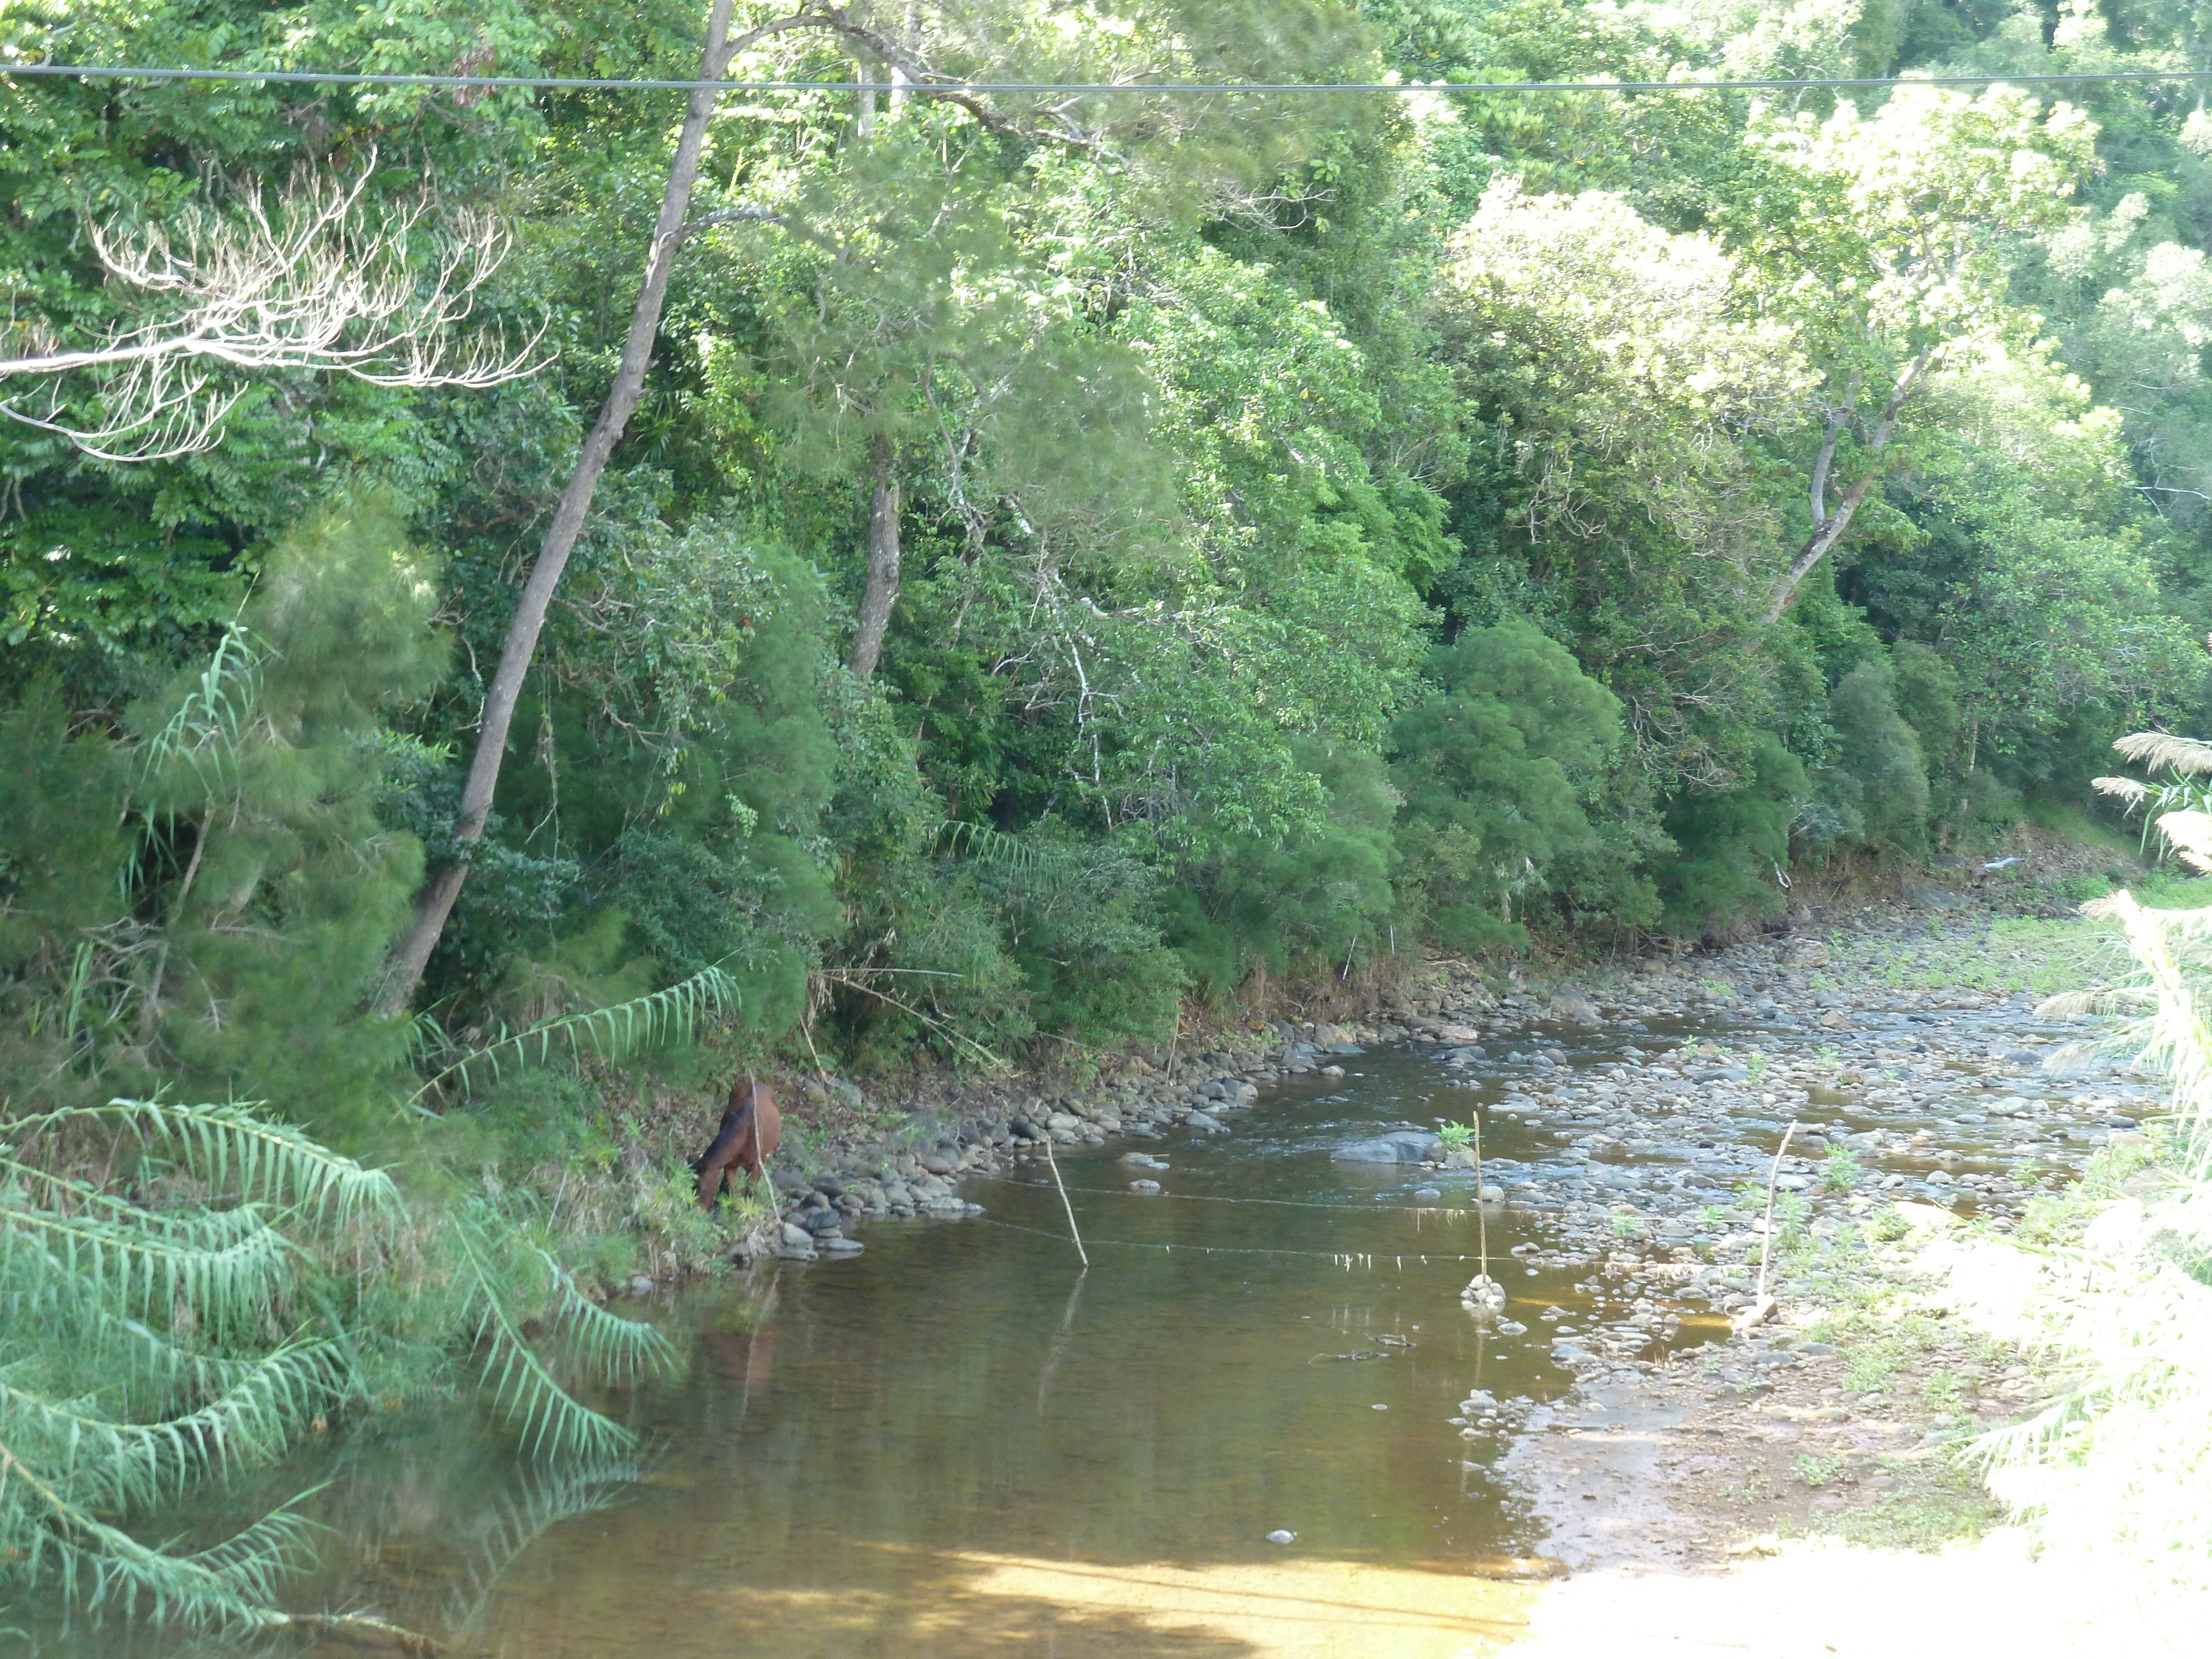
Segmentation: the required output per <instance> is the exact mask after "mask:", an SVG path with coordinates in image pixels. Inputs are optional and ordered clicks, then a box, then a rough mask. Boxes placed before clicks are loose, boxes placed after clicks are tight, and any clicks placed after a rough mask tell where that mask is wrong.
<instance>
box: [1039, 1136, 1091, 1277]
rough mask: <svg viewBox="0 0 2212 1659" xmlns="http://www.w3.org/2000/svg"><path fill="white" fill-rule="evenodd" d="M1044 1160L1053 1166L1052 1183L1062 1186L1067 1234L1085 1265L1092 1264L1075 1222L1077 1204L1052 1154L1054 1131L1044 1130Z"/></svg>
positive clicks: (1062, 1202)
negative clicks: (1070, 1196) (1073, 1200)
mask: <svg viewBox="0 0 2212 1659" xmlns="http://www.w3.org/2000/svg"><path fill="white" fill-rule="evenodd" d="M1044 1161H1045V1162H1046V1163H1047V1164H1049V1165H1050V1166H1051V1168H1052V1184H1053V1185H1054V1186H1055V1187H1057V1188H1060V1207H1061V1208H1063V1209H1065V1210H1066V1212H1067V1236H1068V1237H1070V1238H1073V1240H1074V1241H1075V1253H1076V1255H1079V1256H1081V1257H1082V1258H1083V1265H1084V1266H1085V1267H1089V1266H1090V1265H1091V1252H1090V1251H1088V1250H1086V1249H1084V1248H1083V1230H1082V1229H1081V1228H1079V1227H1078V1226H1077V1225H1075V1206H1074V1205H1073V1203H1072V1202H1071V1201H1070V1200H1069V1199H1068V1196H1067V1186H1066V1182H1063V1181H1061V1180H1060V1160H1059V1159H1058V1158H1054V1156H1053V1155H1052V1131H1051V1130H1050V1129H1049V1128H1047V1129H1046V1130H1045V1132H1044Z"/></svg>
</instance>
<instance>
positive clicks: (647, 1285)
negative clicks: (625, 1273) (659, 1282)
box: [629, 1273, 653, 1296]
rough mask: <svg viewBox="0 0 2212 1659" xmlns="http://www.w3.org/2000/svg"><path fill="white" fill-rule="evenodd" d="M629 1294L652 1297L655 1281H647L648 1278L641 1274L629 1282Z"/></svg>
mask: <svg viewBox="0 0 2212 1659" xmlns="http://www.w3.org/2000/svg"><path fill="white" fill-rule="evenodd" d="M629 1293H630V1294H631V1295H632V1296H650V1295H652V1294H653V1281H652V1280H651V1279H647V1277H646V1276H645V1275H644V1274H643V1273H640V1274H638V1275H637V1276H636V1277H635V1279H631V1280H630V1282H629Z"/></svg>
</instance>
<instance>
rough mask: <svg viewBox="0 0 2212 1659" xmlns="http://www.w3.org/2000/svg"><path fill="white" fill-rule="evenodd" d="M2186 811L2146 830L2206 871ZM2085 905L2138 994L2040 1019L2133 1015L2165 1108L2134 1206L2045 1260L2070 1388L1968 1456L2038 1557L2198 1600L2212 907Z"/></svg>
mask: <svg viewBox="0 0 2212 1659" xmlns="http://www.w3.org/2000/svg"><path fill="white" fill-rule="evenodd" d="M2130 744H2132V747H2130ZM2121 747H2122V749H2123V752H2125V753H2129V754H2130V757H2131V758H2141V759H2144V760H2147V761H2149V762H2152V763H2155V764H2160V765H2164V766H2166V767H2169V768H2172V767H2175V766H2176V765H2177V763H2178V762H2179V763H2186V768H2187V769H2188V770H2189V771H2190V772H2191V774H2192V775H2193V774H2194V773H2195V772H2197V771H2201V770H2204V769H2207V768H2208V767H2212V750H2205V749H2204V746H2203V745H2201V744H2187V745H2184V744H2179V740H2173V741H2172V742H2169V743H2167V744H2163V745H2156V746H2154V745H2148V744H2144V743H2142V742H2139V741H2136V740H2133V739H2124V740H2123V743H2122V745H2121ZM2200 761H2202V762H2203V765H2200V764H2199V762H2200ZM2196 806H2197V802H2196V801H2194V800H2193V799H2192V800H2190V801H2189V802H2187V803H2186V809H2185V810H2177V811H2167V812H2165V813H2163V814H2162V815H2160V817H2158V818H2157V820H2156V822H2155V826H2154V827H2155V829H2156V830H2157V832H2158V834H2159V835H2160V837H2161V838H2162V839H2163V840H2164V841H2165V842H2166V844H2167V845H2168V846H2170V847H2172V848H2173V849H2174V851H2175V852H2176V853H2177V854H2179V856H2180V857H2181V858H2182V859H2183V860H2185V862H2187V863H2189V864H2191V865H2193V866H2196V867H2197V868H2199V869H2208V868H2212V816H2207V815H2206V814H2205V813H2204V812H2203V811H2197V810H2194V809H2195V807H2196ZM2085 909H2086V910H2087V912H2088V913H2089V914H2092V915H2103V916H2106V917H2110V918H2112V919H2113V920H2116V921H2118V922H2119V923H2120V925H2121V927H2122V928H2123V929H2124V932H2125V935H2126V939H2127V942H2128V948H2129V950H2130V953H2131V954H2132V955H2133V957H2134V958H2135V961H2136V966H2137V969H2138V970H2139V971H2138V973H2137V975H2136V982H2134V983H2132V984H2130V985H2126V986H2123V987H2117V988H2115V989H2112V990H2106V991H2101V992H2091V993H2082V994H2075V995H2072V996H2067V997H2060V998H2054V999H2052V1000H2051V1001H2050V1002H2047V1003H2045V1005H2044V1007H2045V1010H2047V1011H2049V1012H2053V1013H2063V1012H2084V1011H2087V1010H2089V1009H2101V1010H2105V1011H2127V1012H2134V1013H2135V1014H2136V1016H2137V1018H2136V1020H2135V1022H2134V1024H2132V1025H2131V1026H2130V1028H2129V1029H2128V1031H2127V1033H2126V1036H2125V1037H2124V1041H2125V1042H2127V1043H2129V1044H2130V1046H2132V1047H2133V1048H2135V1049H2136V1051H2137V1053H2138V1054H2139V1056H2140V1057H2141V1058H2142V1060H2145V1061H2146V1062H2148V1063H2149V1064H2152V1065H2154V1066H2157V1067H2159V1068H2160V1070H2161V1071H2162V1072H2163V1073H2164V1074H2165V1076H2166V1078H2167V1079H2168V1080H2169V1082H2170V1085H2171V1087H2172V1107H2171V1112H2170V1115H2168V1117H2167V1118H2166V1121H2164V1122H2163V1123H2162V1124H2160V1126H2159V1136H2160V1152H2159V1156H2158V1157H2157V1158H2154V1159H2153V1160H2151V1161H2149V1162H2148V1163H2147V1164H2146V1166H2145V1169H2144V1170H2142V1171H2139V1172H2138V1173H2137V1174H2136V1176H2134V1177H2133V1178H2131V1179H2130V1180H2129V1181H2128V1182H2126V1183H2125V1189H2126V1191H2128V1192H2129V1193H2130V1194H2132V1195H2131V1196H2127V1197H2123V1198H2120V1199H2118V1200H2115V1201H2113V1202H2112V1203H2110V1204H2108V1205H2106V1206H2105V1207H2104V1208H2103V1209H2102V1211H2101V1212H2100V1213H2099V1214H2098V1215H2097V1216H2096V1217H2095V1218H2093V1220H2091V1221H2089V1223H2088V1225H2087V1226H2086V1228H2085V1230H2084V1231H2083V1232H2082V1235H2081V1239H2080V1241H2079V1243H2078V1244H2076V1245H2074V1246H2072V1247H2070V1248H2068V1249H2058V1250H2053V1251H2051V1252H2050V1253H2048V1255H2046V1256H2045V1259H2044V1261H2043V1264H2042V1265H2043V1267H2044V1271H2043V1273H2042V1274H2041V1276H2040V1281H2039V1282H2040V1286H2041V1288H2040V1290H2039V1294H2038V1300H2037V1301H2036V1303H2035V1304H2034V1305H2033V1307H2032V1308H2031V1312H2032V1314H2033V1315H2034V1316H2037V1317H2038V1318H2039V1321H2040V1322H2041V1325H2042V1328H2043V1330H2044V1332H2045V1336H2044V1342H2045V1348H2046V1352H2047V1354H2048V1357H2049V1358H2051V1360H2053V1361H2054V1362H2055V1363H2056V1364H2057V1368H2058V1370H2059V1371H2060V1374H2061V1375H2062V1376H2064V1377H2065V1378H2066V1381H2067V1387H2066V1389H2065V1390H2064V1392H2063V1394H2062V1395H2060V1397H2059V1398H2057V1400H2055V1401H2052V1402H2051V1404H2050V1405H2048V1406H2047V1407H2045V1408H2044V1409H2043V1410H2042V1411H2040V1412H2039V1413H2036V1415H2035V1416H2033V1418H2031V1419H2028V1420H2027V1421H2026V1422H2024V1423H2021V1424H2019V1425H2015V1426H2012V1427H2010V1428H2007V1429H2004V1430H2001V1431H1997V1432H1996V1433H1994V1434H1992V1435H1990V1436H1988V1437H1985V1438H1984V1440H1983V1442H1982V1443H1981V1445H1980V1448H1979V1450H1980V1452H1981V1455H1982V1456H1983V1458H1984V1460H1985V1462H1986V1465H1987V1470H1988V1477H1989V1482H1990V1488H1991V1490H1992V1491H1993V1492H1995V1493H1996V1495H1997V1496H1998V1497H1999V1498H2002V1499H2003V1500H2004V1501H2006V1502H2007V1503H2008V1504H2009V1505H2011V1507H2012V1508H2013V1510H2014V1511H2015V1515H2016V1516H2018V1517H2019V1518H2020V1519H2021V1520H2022V1521H2024V1522H2026V1523H2027V1525H2028V1526H2029V1527H2030V1528H2032V1529H2033V1532H2034V1534H2035V1535H2036V1536H2037V1537H2038V1538H2039V1541H2041V1542H2042V1543H2043V1545H2044V1546H2045V1547H2048V1548H2052V1549H2059V1550H2063V1551H2065V1552H2068V1553H2073V1554H2077V1555H2080V1556H2083V1557H2087V1558H2091V1559H2100V1560H2102V1561H2104V1562H2106V1563H2108V1564H2109V1565H2112V1567H2113V1568H2115V1569H2116V1570H2118V1571H2124V1572H2126V1573H2128V1574H2130V1575H2131V1576H2132V1577H2133V1578H2134V1579H2135V1580H2136V1582H2138V1583H2141V1584H2142V1587H2143V1588H2144V1589H2147V1590H2161V1591H2181V1592H2191V1593H2203V1592H2206V1591H2212V1024H2208V1010H2212V908H2208V909H2189V910H2165V909H2154V908H2148V907H2146V906H2144V905H2142V904H2141V903H2139V902H2137V901H2136V897H2135V896H2133V895H2132V894H2130V893H2128V892H2125V891H2122V892H2117V893H2114V894H2112V895H2111V896H2108V897H2106V898H2104V899H2100V900H2098V901H2096V902H2094V903H2093V904H2091V905H2089V906H2087V907H2085ZM2107 1156H2108V1157H2110V1156H2111V1155H2110V1154H2108V1155H2107Z"/></svg>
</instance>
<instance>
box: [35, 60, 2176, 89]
mask: <svg viewBox="0 0 2212 1659" xmlns="http://www.w3.org/2000/svg"><path fill="white" fill-rule="evenodd" d="M15 76H25V77H31V78H40V77H43V78H47V79H76V80H86V81H94V80H107V81H208V82H261V83H267V84H270V85H284V86H347V87H452V88H465V89H467V90H470V91H483V92H499V91H533V92H698V91H702V90H704V91H714V92H746V93H774V92H837V93H849V92H885V93H888V92H897V93H902V94H909V95H912V96H916V97H927V96H929V95H931V94H975V93H997V94H1015V93H1054V94H1085V95H1097V96H1101V97H1133V96H1147V97H1151V96H1159V95H1163V94H1174V95H1178V96H1206V97H1213V96H1218V95H1222V94H1260V95H1264V96H1268V97H1278V96H1289V95H1293V94H1326V95H1330V96H1342V95H1345V94H1387V95H1391V96H1397V97H1407V96H1412V95H1413V94H1434V95H1447V96H1458V95H1462V94H1468V95H1473V94H1529V93H1544V94H1552V93H1590V92H1634V93H1669V92H1811V91H1846V90H1883V89H1887V90H1894V89H1895V88H1899V87H1990V86H2091V85H2110V84H2119V85H2125V84H2130V83H2133V84H2144V85H2148V84H2154V83H2156V82H2191V81H2212V69H2201V70H2197V69H2177V70H2072V71H2052V72H2051V73H2049V74H2035V75H2013V74H1990V75H1926V76H1811V77H1808V78H1805V79H1796V80H1782V79H1738V80H1725V81H1723V80H1710V81H1708V80H1678V81H1287V82H1286V81H1149V82H1147V81H957V80H938V81H927V80H924V81H861V80H849V81H827V80H762V81H702V80H674V79H670V80H660V79H653V78H623V77H619V76H564V75H381V74H368V73H364V72H361V71H356V70H260V69H192V68H186V67H179V66H172V65H167V64H161V65H155V64H0V80H7V79H9V78H12V77H15Z"/></svg>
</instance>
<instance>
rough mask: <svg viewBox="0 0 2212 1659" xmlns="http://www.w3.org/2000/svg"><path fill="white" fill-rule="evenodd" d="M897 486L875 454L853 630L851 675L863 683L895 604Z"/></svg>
mask: <svg viewBox="0 0 2212 1659" xmlns="http://www.w3.org/2000/svg"><path fill="white" fill-rule="evenodd" d="M898 588H899V484H898V475H897V474H896V473H895V472H893V471H891V456H890V450H889V448H888V447H878V449H877V451H876V478H875V489H874V491H873V495H872V500H871V501H870V502H869V506H868V585H867V586H866V589H864V590H863V591H862V592H861V594H860V620H859V622H858V623H856V624H855V625H854V629H853V675H854V678H856V679H860V680H866V679H867V678H870V677H871V676H872V675H873V674H874V673H875V671H876V661H877V659H878V658H879V657H881V656H882V655H883V654H884V629H887V628H888V627H890V620H891V607H892V606H893V605H896V604H897V603H898Z"/></svg>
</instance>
